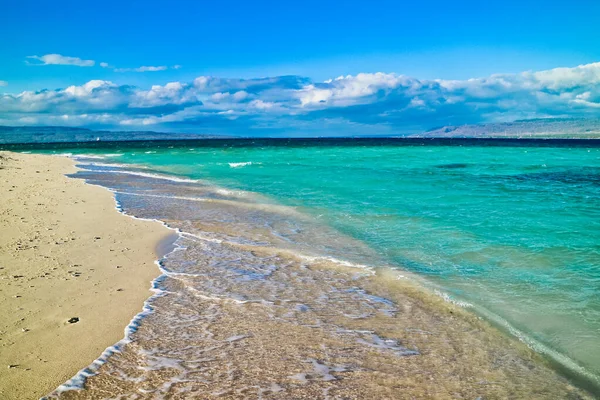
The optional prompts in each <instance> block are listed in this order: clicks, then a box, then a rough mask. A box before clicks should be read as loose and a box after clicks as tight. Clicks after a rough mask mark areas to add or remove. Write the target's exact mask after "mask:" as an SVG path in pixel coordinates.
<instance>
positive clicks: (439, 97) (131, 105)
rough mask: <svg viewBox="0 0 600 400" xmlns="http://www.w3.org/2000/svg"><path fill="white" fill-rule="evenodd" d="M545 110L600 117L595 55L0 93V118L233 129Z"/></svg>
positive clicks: (352, 125) (386, 125) (415, 122)
mask: <svg viewBox="0 0 600 400" xmlns="http://www.w3.org/2000/svg"><path fill="white" fill-rule="evenodd" d="M41 61H44V62H46V63H52V62H55V61H56V60H50V59H48V60H41ZM90 61H91V60H81V59H76V60H70V61H69V62H72V63H79V64H81V63H84V64H85V63H89V62H90ZM91 62H93V61H91ZM73 65H76V64H73ZM92 65H93V64H92ZM107 66H108V65H107ZM140 68H144V69H145V68H167V67H140ZM171 68H174V69H178V68H179V66H174V67H171ZM148 70H150V69H148ZM159 70H162V69H159ZM548 117H577V118H582V117H583V118H586V117H593V118H597V117H600V62H598V63H593V64H587V65H581V66H578V67H573V68H555V69H551V70H546V71H539V72H531V71H528V72H523V73H519V74H496V75H492V76H489V77H486V78H474V79H468V80H443V79H436V80H419V79H417V78H413V77H408V76H404V75H398V74H394V73H381V72H378V73H361V74H357V75H354V76H353V75H347V76H340V77H338V78H335V79H330V80H327V81H324V82H313V81H312V80H311V79H309V78H306V77H301V76H277V77H267V78H257V79H226V78H218V77H210V76H200V77H198V78H196V79H194V80H193V81H191V82H179V81H175V82H170V83H167V84H164V85H153V86H151V87H150V88H139V87H136V86H131V85H118V84H115V83H113V82H111V81H108V80H92V81H89V82H87V83H85V84H83V85H79V86H75V85H73V86H69V87H67V88H64V89H57V90H46V89H44V90H40V91H36V92H33V91H25V92H21V93H17V94H10V93H4V94H0V124H3V125H65V126H82V127H90V128H102V129H121V130H122V129H131V130H139V129H143V130H170V131H182V132H184V131H194V132H199V133H224V134H234V135H235V134H246V135H251V134H257V135H280V134H285V135H291V136H293V135H327V134H345V135H348V134H351V135H355V134H369V135H373V134H402V133H414V132H417V131H422V130H426V129H430V128H433V127H437V126H442V125H461V124H471V123H483V122H506V121H512V120H515V119H528V118H548Z"/></svg>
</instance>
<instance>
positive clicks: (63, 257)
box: [0, 152, 172, 400]
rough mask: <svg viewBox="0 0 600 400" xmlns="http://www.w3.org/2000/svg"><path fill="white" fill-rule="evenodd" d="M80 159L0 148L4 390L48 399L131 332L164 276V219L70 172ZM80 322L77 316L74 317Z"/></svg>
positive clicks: (0, 389)
mask: <svg viewBox="0 0 600 400" xmlns="http://www.w3.org/2000/svg"><path fill="white" fill-rule="evenodd" d="M75 171H76V168H75V166H74V162H73V160H70V159H68V158H61V157H49V156H42V155H29V154H17V153H8V152H0V191H1V192H2V201H1V202H0V398H2V399H4V400H12V399H34V398H39V397H40V396H43V395H45V394H47V393H49V392H51V391H52V390H53V389H55V388H56V387H57V386H58V385H60V384H61V383H63V382H64V381H65V380H67V379H69V378H70V377H72V376H73V375H74V374H75V373H76V372H77V371H78V370H80V369H81V368H84V367H86V366H87V365H89V364H90V363H91V362H92V361H93V360H94V359H96V358H97V357H98V356H99V355H100V354H101V353H102V351H103V350H104V349H105V348H106V347H108V346H110V345H112V344H114V343H115V342H117V341H119V340H120V339H122V338H123V329H124V327H125V326H126V325H127V324H128V322H129V321H130V320H131V318H132V317H133V316H134V315H135V314H137V313H138V312H139V311H140V310H141V309H142V306H143V302H144V300H146V299H147V298H148V297H149V296H150V295H151V292H150V291H149V288H150V282H151V280H152V279H153V278H155V277H156V276H158V275H159V270H158V268H157V267H156V265H155V264H154V260H155V259H157V244H158V243H159V242H160V241H161V240H163V239H164V238H166V237H168V236H169V235H172V231H170V230H168V229H167V228H165V227H164V226H162V225H161V224H160V223H158V222H151V221H143V220H135V219H133V218H130V217H127V216H125V215H123V214H121V213H119V212H118V211H117V210H116V209H115V200H114V197H113V195H112V194H111V193H110V192H109V191H107V190H106V189H103V188H100V187H95V186H91V185H86V184H85V183H84V182H83V181H82V180H77V179H70V178H67V177H66V176H65V174H67V173H73V172H75ZM69 321H71V322H69Z"/></svg>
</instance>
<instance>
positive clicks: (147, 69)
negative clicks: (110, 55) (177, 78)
mask: <svg viewBox="0 0 600 400" xmlns="http://www.w3.org/2000/svg"><path fill="white" fill-rule="evenodd" d="M169 68H171V69H180V68H181V65H174V66H172V67H168V66H166V65H157V66H152V65H149V66H148V65H143V66H141V67H138V68H115V72H157V71H166V70H168V69H169Z"/></svg>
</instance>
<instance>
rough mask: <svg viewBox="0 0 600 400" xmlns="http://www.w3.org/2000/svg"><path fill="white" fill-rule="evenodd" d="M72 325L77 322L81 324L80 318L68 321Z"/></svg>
mask: <svg viewBox="0 0 600 400" xmlns="http://www.w3.org/2000/svg"><path fill="white" fill-rule="evenodd" d="M68 322H69V323H70V324H74V323H76V322H79V318H78V317H73V318H71V319H70V320H69V321H68Z"/></svg>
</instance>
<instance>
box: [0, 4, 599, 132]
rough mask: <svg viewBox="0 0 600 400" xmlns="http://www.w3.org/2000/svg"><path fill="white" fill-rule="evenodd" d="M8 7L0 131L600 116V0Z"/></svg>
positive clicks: (301, 127) (293, 127) (398, 124)
mask: <svg viewBox="0 0 600 400" xmlns="http://www.w3.org/2000/svg"><path fill="white" fill-rule="evenodd" d="M4 3H5V4H3V5H2V6H1V9H2V13H1V14H0V38H1V40H0V85H1V86H0V93H4V95H0V96H2V97H0V123H1V124H7V125H36V124H52V125H61V124H65V125H75V126H87V127H95V128H103V129H132V130H133V129H140V128H142V129H152V130H167V131H203V132H209V131H210V132H214V131H218V132H219V133H223V132H228V131H232V132H233V133H243V132H245V131H246V132H250V133H252V132H254V133H256V134H262V135H270V134H272V135H282V134H290V135H291V134H298V132H305V133H306V134H323V132H327V131H330V130H341V131H344V132H352V133H353V134H360V133H361V132H364V133H365V134H378V133H382V134H391V133H395V132H400V133H401V132H408V131H412V130H419V129H427V128H430V127H432V126H439V125H444V124H449V123H452V124H462V123H473V122H487V121H503V120H511V119H515V118H527V117H552V116H561V117H562V116H575V117H597V116H598V115H597V114H598V113H600V108H598V107H596V104H597V103H596V100H597V98H596V97H597V96H598V82H597V81H596V78H598V77H600V73H598V70H600V67H598V66H596V65H595V64H594V63H596V62H598V61H600V46H598V43H600V31H599V30H598V29H597V22H598V15H600V2H598V1H570V2H567V1H561V2H558V1H554V2H553V1H544V2H542V1H522V0H521V1H504V2H483V1H454V2H448V1H419V2H412V3H403V2H398V1H385V2H381V1H380V2H364V1H363V2H357V1H346V2H344V3H340V2H327V1H312V0H311V1H302V2H257V1H253V2H242V1H222V2H192V1H189V2H188V1H186V2H182V1H169V2H158V1H152V0H146V1H144V2H141V1H128V2H123V1H119V2H117V1H112V0H109V1H102V2H95V1H89V2H82V1H55V2H47V1H19V2H8V1H5V2H4ZM580 65H585V66H587V67H585V68H584V69H579V70H577V69H573V68H574V67H575V68H576V67H577V66H580ZM557 67H569V68H571V69H569V70H568V71H567V70H554V69H555V68H557ZM548 70H554V71H555V72H554V73H553V74H546V75H544V76H545V77H548V76H551V77H552V78H551V79H554V80H555V81H554V82H549V81H548V80H547V79H546V78H544V79H541V80H540V79H539V77H537V76H536V75H531V76H530V75H523V74H522V73H523V72H524V71H531V74H535V73H536V72H540V71H548ZM556 71H559V72H558V73H557V72H556ZM378 72H382V73H383V74H381V75H374V74H375V73H378ZM494 74H503V76H504V78H502V82H503V83H499V82H500V81H499V80H498V79H496V78H493V77H494V76H497V75H494ZM565 74H567V75H568V76H567V77H566V75H565ZM569 74H570V75H569ZM348 75H351V77H350V78H348V77H347V76H348ZM281 76H287V78H284V79H280V78H277V77H281ZM339 76H346V78H345V79H344V80H338V81H332V82H328V80H329V79H335V78H337V77H339ZM201 77H210V79H212V81H211V82H213V83H214V82H216V80H218V79H219V78H220V79H221V80H220V81H219V82H220V83H219V85H218V88H217V87H216V86H214V85H212V86H211V85H208V86H202V85H198V82H204V81H202V79H200V81H198V78H201ZM290 77H294V78H293V79H290ZM359 77H360V78H359ZM224 78H228V79H229V80H228V81H227V82H228V83H223V82H225V81H224V80H223V79H224ZM254 78H270V80H268V81H265V80H263V81H260V85H262V86H257V85H256V84H255V83H256V82H258V81H252V79H254ZM471 78H480V79H479V81H475V83H473V82H472V81H473V79H471ZM407 79H411V80H412V81H409V80H407ZM469 79H471V80H469ZM565 79H567V80H569V82H570V85H569V84H566V82H565ZM248 80H250V81H248ZM574 80H576V82H575V81H574ZM453 81H460V82H462V84H458V83H449V82H453ZM559 81H560V82H559ZM240 82H246V83H240ZM248 82H250V83H251V84H250V83H248ZM469 82H471V83H469ZM506 82H511V84H510V85H508V86H510V87H508V86H507V85H506ZM167 85H168V87H167ZM436 85H437V86H436ZM518 85H521V86H519V88H518V90H517V88H516V87H515V86H518ZM417 86H419V87H418V88H417ZM475 86H477V87H475ZM70 87H72V88H73V89H71V90H67V89H68V88H70ZM153 88H156V89H155V90H154V89H153ZM43 90H48V92H43ZM217 90H218V91H217ZM557 90H558V91H559V92H557ZM242 91H243V92H244V93H245V94H244V93H240V94H238V95H237V97H234V95H235V93H237V92H242ZM484 91H486V93H484ZM490 91H493V93H491V92H490ZM215 95H216V96H215ZM228 96H229V97H228ZM311 96H312V97H311ZM548 96H550V97H554V98H550V97H548ZM578 96H579V97H578ZM561 97H562V100H561ZM142 98H144V99H145V100H143V101H142V100H141V99H142ZM311 99H312V100H311ZM511 104H512V105H511Z"/></svg>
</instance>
